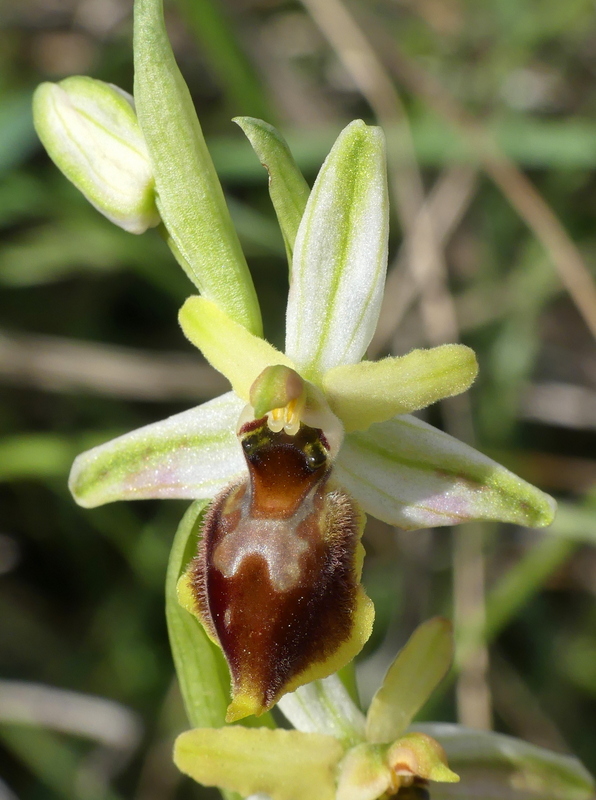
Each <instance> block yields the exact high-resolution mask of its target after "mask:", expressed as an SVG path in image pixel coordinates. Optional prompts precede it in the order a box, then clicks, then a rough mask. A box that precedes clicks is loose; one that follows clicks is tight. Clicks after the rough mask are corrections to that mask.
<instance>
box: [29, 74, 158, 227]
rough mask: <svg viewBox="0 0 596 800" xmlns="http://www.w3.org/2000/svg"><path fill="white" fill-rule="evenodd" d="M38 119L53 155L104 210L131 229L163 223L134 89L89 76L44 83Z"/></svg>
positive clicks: (36, 98) (39, 91)
mask: <svg viewBox="0 0 596 800" xmlns="http://www.w3.org/2000/svg"><path fill="white" fill-rule="evenodd" d="M33 120H34V123H35V129H36V131H37V134H38V136H39V138H40V139H41V141H42V144H43V145H44V147H45V148H46V150H47V151H48V153H49V155H50V158H51V159H52V161H54V163H55V164H56V166H57V167H58V168H59V169H60V170H61V171H62V172H63V173H64V174H65V175H66V177H67V178H68V179H69V180H70V181H72V183H74V185H75V186H76V187H77V189H80V191H81V192H82V193H83V194H84V195H85V197H86V198H87V199H88V200H89V202H90V203H91V204H92V205H93V206H95V208H97V210H98V211H100V212H101V213H102V214H104V215H105V216H106V217H107V218H108V219H109V220H111V221H112V222H114V223H115V224H116V225H119V226H120V227H121V228H124V230H127V231H129V232H130V233H143V232H144V231H146V230H147V228H151V227H153V226H154V225H158V224H159V222H160V217H159V213H158V211H157V208H156V206H155V192H154V180H153V172H152V168H151V163H150V161H149V156H148V154H147V148H146V146H145V140H144V138H143V134H142V133H141V129H140V127H139V124H138V122H137V117H136V114H135V110H134V101H133V98H132V97H131V95H129V94H127V93H126V92H124V91H123V90H122V89H119V88H118V87H116V86H112V85H111V84H108V83H103V81H98V80H94V79H93V78H87V77H83V76H74V77H71V78H66V80H63V81H61V82H60V83H42V84H41V85H40V86H38V88H37V89H36V91H35V94H34V97H33Z"/></svg>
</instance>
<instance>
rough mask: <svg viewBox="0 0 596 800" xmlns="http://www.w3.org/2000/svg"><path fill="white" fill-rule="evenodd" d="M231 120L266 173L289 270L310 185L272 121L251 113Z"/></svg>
mask: <svg viewBox="0 0 596 800" xmlns="http://www.w3.org/2000/svg"><path fill="white" fill-rule="evenodd" d="M234 122H236V123H237V124H238V125H239V126H240V127H241V128H242V130H243V131H244V133H245V135H246V137H247V138H248V140H249V142H250V143H251V145H252V147H253V150H254V151H255V153H256V154H257V156H258V157H259V161H260V162H261V164H262V165H263V166H264V167H265V169H266V170H267V172H268V173H269V194H270V195H271V200H272V202H273V207H274V209H275V213H276V214H277V219H278V221H279V226H280V228H281V232H282V235H283V237H284V244H285V246H286V253H287V256H288V264H289V267H290V274H291V269H292V256H293V253H294V241H295V239H296V233H297V232H298V226H299V225H300V220H301V219H302V215H303V214H304V209H305V208H306V201H307V200H308V196H309V194H310V189H309V187H308V184H307V182H306V181H305V180H304V177H303V175H302V173H301V172H300V170H299V168H298V165H297V164H296V162H295V161H294V156H293V155H292V153H291V152H290V148H289V147H288V143H287V142H286V140H285V139H284V138H283V136H282V135H281V133H279V131H277V130H276V129H275V128H274V127H273V125H269V124H268V123H267V122H263V120H260V119H255V118H254V117H235V118H234Z"/></svg>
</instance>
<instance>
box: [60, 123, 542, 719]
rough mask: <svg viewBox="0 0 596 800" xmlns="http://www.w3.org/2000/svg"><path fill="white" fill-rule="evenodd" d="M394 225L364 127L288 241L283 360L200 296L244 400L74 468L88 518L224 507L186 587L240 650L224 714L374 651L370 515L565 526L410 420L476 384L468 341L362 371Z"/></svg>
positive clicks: (160, 426)
mask: <svg viewBox="0 0 596 800" xmlns="http://www.w3.org/2000/svg"><path fill="white" fill-rule="evenodd" d="M387 221H388V210H387V190H386V182H385V160H384V141H383V137H382V134H381V132H380V131H379V129H377V128H369V127H367V126H366V125H365V124H364V123H362V122H359V121H357V122H353V123H351V124H350V125H349V126H348V127H347V128H346V129H345V130H344V131H343V132H342V133H341V134H340V136H339V137H338V139H337V141H336V143H335V145H334V147H333V149H332V150H331V153H330V154H329V156H328V158H327V159H326V161H325V163H324V164H323V167H322V168H321V171H320V173H319V176H318V177H317V180H316V182H315V185H314V187H313V190H312V192H311V194H310V197H309V199H308V202H307V204H306V208H305V210H304V213H303V215H302V218H301V222H300V225H299V227H298V230H297V233H296V238H295V241H294V242H291V244H292V245H293V260H292V280H291V285H290V293H289V299H288V309H287V334H286V352H285V354H284V353H281V352H279V351H278V350H276V349H275V348H274V347H273V346H272V345H270V344H269V343H268V342H266V341H265V340H264V339H262V338H261V337H259V336H257V335H255V334H254V333H251V332H250V331H248V330H247V329H246V327H244V326H243V325H242V324H241V323H239V322H237V321H235V320H234V319H232V318H231V317H230V316H229V315H228V314H226V313H225V311H224V310H223V309H222V308H221V307H220V306H219V305H218V304H217V303H216V302H214V301H213V300H209V299H207V298H205V297H199V296H194V297H191V298H189V300H187V302H186V303H185V304H184V306H183V307H182V310H181V312H180V323H181V325H182V328H183V330H184V332H185V333H186V335H187V336H188V338H189V339H190V340H191V341H192V342H193V343H194V344H196V345H197V346H198V347H199V348H200V349H201V351H202V352H203V354H204V355H205V357H206V358H207V360H208V361H209V362H210V363H211V364H212V365H213V366H214V367H215V368H216V369H218V370H219V371H220V372H222V373H223V374H224V375H225V376H226V377H227V378H228V379H229V381H230V383H231V385H232V389H233V391H232V392H229V393H228V394H225V395H223V396H222V397H220V398H217V399H216V400H213V401H211V402H208V403H206V404H204V405H203V406H200V407H199V408H196V409H193V410H192V411H188V412H183V413H182V414H178V415H176V416H174V417H171V418H169V419H168V420H165V421H164V422H160V423H156V424H154V425H150V426H148V427H146V428H143V429H141V430H139V431H135V432H133V433H130V434H127V435H125V436H123V437H120V438H119V439H116V440H114V441H112V442H109V443H108V444H105V445H101V446H99V447H97V448H95V449H93V450H91V451H89V452H87V453H85V454H83V455H82V456H79V458H78V459H77V460H76V462H75V464H74V467H73V470H72V474H71V481H70V486H71V490H72V492H73V494H74V496H75V498H76V499H77V501H78V502H79V503H80V504H81V505H84V506H87V507H89V506H95V505H98V504H100V503H105V502H108V501H112V500H119V499H139V498H146V497H162V498H163V497H182V498H192V499H211V498H215V499H214V500H213V503H212V505H211V509H210V511H209V514H208V515H207V518H206V521H205V525H204V536H203V543H202V546H201V549H200V552H199V555H198V556H197V558H196V559H195V560H194V561H193V562H192V563H191V565H190V567H189V569H188V571H187V573H186V576H185V578H184V579H183V581H182V582H181V585H180V589H179V591H180V600H181V602H182V604H183V605H184V607H185V608H187V609H188V610H189V611H190V612H191V613H194V614H196V615H197V616H198V618H199V619H200V620H201V622H202V623H203V625H204V627H205V629H206V631H207V633H208V634H209V636H210V637H211V638H212V640H213V641H214V642H216V643H218V644H219V645H220V646H221V647H222V649H223V650H224V653H225V656H226V660H227V662H228V665H229V667H230V671H231V674H232V683H233V702H232V704H231V705H230V708H229V709H228V715H227V719H228V721H233V720H236V719H240V718H242V717H244V716H247V715H248V714H260V713H263V711H265V710H267V709H268V708H270V707H271V706H272V705H273V704H274V703H275V702H277V700H278V699H279V697H280V696H281V695H283V694H284V693H286V692H288V691H292V690H294V689H295V688H297V686H300V685H302V684H304V683H306V682H308V681H311V680H314V679H317V678H323V677H325V676H327V675H329V674H331V673H333V672H335V671H337V670H338V669H340V668H341V667H343V666H344V665H345V664H347V663H349V662H350V661H351V660H352V659H353V658H354V657H355V655H356V654H357V653H358V652H359V651H360V650H361V648H362V646H363V645H364V643H365V642H366V640H367V639H368V637H369V636H370V633H371V629H372V621H373V609H372V604H371V603H370V601H369V600H368V598H367V597H366V595H365V593H364V590H363V589H362V587H361V586H360V574H361V569H362V557H363V550H362V547H361V545H360V537H361V535H362V530H363V526H364V514H363V512H366V513H368V514H372V515H374V516H376V517H378V518H379V519H382V520H384V521H385V522H388V523H390V524H392V525H398V526H400V527H403V528H407V529H415V528H420V527H426V526H431V525H448V524H454V523H458V522H464V521H466V520H470V519H503V520H506V521H510V522H517V523H520V524H526V525H543V524H547V523H548V522H549V521H550V519H551V516H552V503H551V501H550V499H549V498H547V497H546V496H545V495H544V494H542V493H541V492H539V491H538V490H537V489H535V488H533V487H531V486H530V485H528V484H526V483H525V482H523V481H521V480H520V479H519V478H516V477H515V476H513V475H511V473H509V472H508V471H507V470H505V469H504V468H503V467H500V466H499V465H497V464H496V463H494V462H493V461H491V460H490V459H488V458H486V457H485V456H483V455H481V454H480V453H477V452H475V451H474V450H472V449H471V448H469V447H467V446H466V445H463V444H461V443H460V442H457V441H456V440H454V439H452V438H451V437H450V436H448V435H446V434H445V433H442V432H440V431H438V430H436V429H435V428H432V427H431V426H430V425H427V424H426V423H424V422H422V421H420V420H418V419H416V418H415V417H412V416H409V412H411V411H414V410H416V409H419V408H422V407H424V406H426V405H428V404H429V403H431V402H434V401H435V400H437V399H440V398H441V397H447V396H450V395H453V394H456V393H458V392H460V391H462V390H463V389H466V388H467V387H468V386H469V385H470V383H471V382H472V380H473V379H474V377H475V375H476V360H475V358H474V354H473V353H472V351H471V350H470V349H469V348H467V347H465V346H463V345H445V346H442V347H437V348H434V349H431V350H415V351H413V352H412V353H409V354H408V355H406V356H403V357H401V358H386V359H384V360H382V361H379V362H367V361H361V359H362V357H363V356H364V354H365V351H366V348H367V346H368V344H369V341H370V339H371V337H372V334H373V332H374V328H375V324H376V321H377V317H378V313H379V306H380V302H381V297H382V290H383V281H384V276H385V268H386V256H387ZM256 631H258V635H257V634H256Z"/></svg>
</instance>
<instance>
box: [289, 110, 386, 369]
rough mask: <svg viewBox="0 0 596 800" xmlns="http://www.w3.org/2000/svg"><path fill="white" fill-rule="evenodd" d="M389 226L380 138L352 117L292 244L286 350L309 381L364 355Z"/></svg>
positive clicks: (374, 319) (381, 282)
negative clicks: (292, 258) (353, 120)
mask: <svg viewBox="0 0 596 800" xmlns="http://www.w3.org/2000/svg"><path fill="white" fill-rule="evenodd" d="M388 225H389V205H388V198H387V176H386V167H385V139H384V136H383V133H382V131H381V130H380V129H379V128H372V127H368V126H367V125H365V124H364V123H363V122H362V121H361V120H356V121H355V122H352V123H351V124H350V125H348V126H347V128H345V129H344V130H343V131H342V133H341V134H340V135H339V137H338V139H337V141H336V142H335V144H334V146H333V148H332V150H331V152H330V153H329V155H328V156H327V159H326V160H325V163H324V164H323V166H322V167H321V171H320V172H319V175H318V177H317V180H316V182H315V185H314V187H313V190H312V192H311V194H310V197H309V200H308V203H307V205H306V209H305V211H304V215H303V217H302V221H301V223H300V227H299V229H298V234H297V236H296V243H295V246H294V263H293V269H292V282H291V285H290V293H289V296H288V310H287V325H286V352H287V354H288V355H289V357H290V358H292V359H293V360H294V361H295V362H296V364H297V368H298V370H299V371H300V372H301V374H303V376H304V377H305V378H307V379H308V380H312V381H313V382H315V383H316V382H317V381H318V380H320V378H321V377H322V375H324V373H325V372H326V371H327V370H329V369H332V368H333V367H337V366H339V365H340V364H356V363H357V362H358V361H360V359H361V358H362V356H363V355H364V353H365V351H366V348H367V347H368V344H369V342H370V340H371V338H372V335H373V333H374V329H375V327H376V324H377V319H378V316H379V310H380V304H381V299H382V295H383V286H384V282H385V271H386V267H387V235H388Z"/></svg>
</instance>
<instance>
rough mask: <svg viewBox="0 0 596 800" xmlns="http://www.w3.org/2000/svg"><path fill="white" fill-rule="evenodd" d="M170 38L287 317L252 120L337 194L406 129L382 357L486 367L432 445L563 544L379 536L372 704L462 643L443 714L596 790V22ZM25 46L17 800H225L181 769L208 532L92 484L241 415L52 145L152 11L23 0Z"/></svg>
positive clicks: (15, 391) (432, 417) (509, 3)
mask: <svg viewBox="0 0 596 800" xmlns="http://www.w3.org/2000/svg"><path fill="white" fill-rule="evenodd" d="M167 16H168V25H169V30H170V33H171V38H172V41H173V45H174V49H175V52H176V54H177V57H178V59H179V63H180V65H181V68H182V70H183V72H184V74H185V76H186V78H187V80H188V82H189V85H190V88H191V91H192V93H193V96H194V98H195V101H196V105H197V108H198V112H199V116H200V119H201V121H202V124H203V127H204V130H205V133H206V137H207V140H208V143H209V146H210V148H211V150H212V154H213V157H214V160H215V162H216V166H217V169H218V171H219V174H220V176H221V178H222V180H223V183H224V187H225V190H226V193H227V196H228V198H229V202H230V206H231V210H232V214H233V217H234V220H235V222H236V224H237V226H238V230H239V232H240V236H241V239H242V242H243V245H244V248H245V251H246V253H247V256H248V258H249V262H250V265H251V269H252V271H253V274H254V277H255V282H256V285H257V289H258V293H259V297H260V299H261V303H262V306H263V309H264V313H265V315H266V320H265V324H266V332H267V334H268V336H269V337H270V338H271V339H272V340H273V341H274V342H276V343H278V344H280V343H282V341H283V317H284V308H285V294H286V291H287V269H286V266H285V263H284V248H283V243H282V239H281V236H280V234H279V231H278V229H277V226H276V223H275V219H274V215H273V212H272V209H271V206H270V203H269V199H268V195H267V187H266V174H265V172H264V171H263V169H262V167H261V166H260V164H259V163H258V161H257V159H256V158H255V157H254V155H253V153H252V151H251V149H250V147H249V145H248V143H247V142H246V141H244V140H243V137H242V134H241V132H240V131H239V130H238V129H236V128H235V126H234V125H233V124H231V123H230V118H231V117H232V116H234V115H239V114H248V115H252V116H258V117H263V118H265V119H267V120H268V121H269V122H272V123H273V124H276V125H278V126H280V128H281V129H282V130H283V131H284V133H285V134H286V135H287V138H288V140H289V142H290V144H291V145H292V147H293V149H294V152H295V154H296V156H297V160H298V162H299V164H300V166H301V167H302V169H303V171H304V172H305V175H306V176H307V178H308V179H309V180H310V181H312V179H313V178H314V176H315V175H316V170H317V169H318V167H319V165H320V163H321V161H322V160H323V158H324V156H325V154H326V152H327V150H328V148H329V146H330V144H331V143H332V141H333V139H334V138H335V136H336V135H337V133H338V132H339V130H340V129H341V128H342V127H343V126H344V125H345V124H346V123H347V122H348V121H349V120H351V119H353V118H354V117H362V118H364V119H365V120H366V121H367V122H373V121H375V120H376V121H379V122H380V123H381V124H383V126H384V128H385V130H386V132H387V135H388V139H389V145H390V179H391V185H392V190H393V220H392V223H393V224H392V239H391V255H390V268H391V273H390V277H389V281H388V292H387V302H386V304H385V306H384V308H383V313H382V317H381V322H380V327H379V331H378V334H377V336H376V337H375V340H374V342H373V345H372V347H371V355H374V356H377V355H382V354H386V353H390V352H391V353H396V354H399V353H404V352H407V351H408V350H410V349H411V348H412V347H415V346H424V345H428V344H436V343H439V342H441V341H454V340H456V339H458V338H461V340H462V341H464V342H465V343H466V344H469V345H471V346H472V347H474V348H475V350H476V351H477V353H478V358H479V361H480V367H481V373H480V378H479V380H478V381H477V383H476V385H475V386H474V388H473V390H472V391H471V392H470V393H469V395H467V396H466V398H464V399H460V400H457V401H453V402H450V403H448V404H444V405H443V406H442V407H439V408H435V409H432V410H431V412H430V414H429V415H428V417H427V418H428V419H429V421H431V422H432V423H433V424H437V425H440V426H442V427H444V428H445V429H447V430H449V431H450V432H451V433H453V434H454V435H457V436H459V437H460V438H463V439H465V440H467V441H469V442H470V443H473V444H475V446H477V447H479V448H480V449H481V450H483V451H484V452H486V453H488V454H489V455H491V456H493V457H495V458H497V459H499V460H501V461H502V462H503V463H505V464H506V465H507V466H509V467H511V468H512V469H514V470H515V471H517V472H518V473H519V474H520V475H522V476H523V477H524V478H526V479H528V480H530V481H532V482H535V483H536V484H538V485H539V486H541V487H542V488H544V489H545V490H547V491H549V492H551V493H552V494H554V495H555V496H556V497H557V498H558V499H559V500H560V502H561V511H560V514H559V517H558V520H557V522H556V523H555V525H554V526H553V527H552V529H550V530H549V531H546V532H535V531H527V530H521V529H517V528H514V527H512V526H503V525H493V524H490V525H465V526H462V527H461V528H460V529H458V530H457V531H455V532H453V533H451V532H450V531H449V530H445V529H439V530H436V531H421V532H417V533H403V532H401V533H400V532H395V531H392V530H390V529H389V528H388V527H387V526H384V525H382V524H381V523H374V524H369V528H368V532H367V534H366V539H365V544H366V548H367V552H368V557H367V561H366V567H365V583H366V585H367V588H368V590H369V592H370V594H371V596H372V597H373V599H374V600H375V603H376V605H377V614H378V619H377V623H376V627H375V632H374V635H373V639H372V640H371V642H370V643H369V645H368V646H367V648H366V650H365V652H364V654H363V657H362V659H361V663H360V679H361V690H362V695H363V697H364V698H365V699H367V698H369V697H370V694H371V692H372V691H373V689H374V687H375V686H376V685H377V684H378V681H379V679H380V676H381V675H382V673H383V671H384V669H385V668H386V666H387V663H388V660H389V659H391V658H392V657H393V656H394V655H395V653H396V651H397V649H398V647H399V646H401V644H403V642H404V641H405V639H406V638H407V636H408V635H409V633H411V631H412V629H413V628H414V626H415V625H416V624H417V623H418V622H420V621H422V620H423V619H425V618H427V617H428V616H430V615H432V614H435V613H443V614H446V615H449V616H454V617H455V621H456V628H457V641H458V656H457V670H456V673H457V675H454V679H453V680H452V681H451V683H449V685H448V686H446V687H445V690H444V692H443V695H442V697H440V698H438V699H437V701H436V702H435V703H434V704H433V707H432V708H429V709H428V710H427V711H428V716H432V717H433V718H435V719H444V720H455V719H459V720H460V721H462V722H464V723H466V724H470V725H473V726H478V727H483V726H484V727H487V726H493V727H495V728H496V729H497V730H501V731H505V732H508V733H511V734H514V735H516V736H520V737H523V738H525V739H528V740H529V741H532V742H536V743H538V744H542V745H545V746H547V747H551V748H553V749H556V750H560V751H569V750H572V751H573V752H575V753H576V754H577V755H579V756H580V758H582V759H583V761H584V762H585V764H586V765H587V766H588V767H589V768H590V769H591V770H592V771H595V770H596V604H595V603H594V595H595V592H596V551H595V550H594V547H593V543H596V494H595V492H594V485H595V482H596V457H595V455H594V453H595V444H596V351H595V349H594V342H593V336H594V334H595V333H596V293H595V291H594V287H593V277H591V275H590V273H592V276H594V257H595V254H596V235H595V226H594V222H595V218H596V173H595V167H596V120H595V112H596V18H595V7H594V3H593V0H567V1H566V2H564V3H561V2H560V0H540V2H538V1H537V0H522V2H514V0H485V1H484V2H482V3H476V2H473V1H472V0H354V2H352V3H350V4H349V6H344V5H342V4H341V3H340V0H304V2H303V4H300V3H299V2H292V0H175V1H174V2H172V3H171V4H170V6H169V7H168V15H167ZM2 23H3V29H2V31H1V32H0V227H1V230H2V239H1V243H0V576H1V577H0V675H1V680H0V798H2V800H12V799H13V798H14V797H19V798H23V800H35V798H51V799H52V800H54V799H56V800H58V799H63V800H74V799H75V798H77V800H99V798H110V800H112V799H113V800H117V798H134V799H135V800H158V798H159V800H168V799H169V798H183V797H189V798H190V797H193V796H195V797H196V796H204V797H206V796H208V794H209V793H207V792H203V793H202V794H201V790H200V789H198V788H197V787H193V786H191V785H190V783H188V782H186V781H183V780H182V779H181V778H180V777H179V776H178V775H177V773H176V771H175V769H174V768H173V767H172V766H171V763H170V751H171V743H172V740H173V737H174V736H175V734H176V733H177V732H178V731H180V730H182V729H183V728H184V727H185V726H186V722H185V719H184V714H183V711H182V708H181V703H180V699H179V696H178V693H177V689H176V685H175V681H174V678H173V670H172V664H171V660H170V655H169V650H168V643H167V636H166V630H165V622H164V613H163V581H164V575H165V566H166V560H167V556H168V550H169V545H170V542H171V539H172V535H173V533H174V530H175V528H176V526H177V523H178V521H179V519H180V517H181V515H182V512H183V510H184V507H185V504H184V503H179V502H167V503H166V502H161V503H157V502H143V503H138V504H132V503H129V504H116V505H113V506H107V507H105V508H100V509H96V510H93V511H83V510H80V509H78V508H77V507H76V506H75V504H74V502H73V501H72V499H71V498H70V496H69V494H68V492H67V488H66V479H67V475H68V470H69V467H70V463H71V461H72V459H73V457H74V456H75V455H76V454H77V453H78V452H79V451H80V450H82V449H84V448H86V447H88V446H91V445H93V444H95V443H99V442H101V441H104V440H106V439H108V438H110V437H112V436H113V435H115V434H117V433H120V432H125V431H128V430H131V429H133V428H136V427H139V426H140V425H142V424H146V423H149V422H153V421H155V420H158V419H161V418H163V417H164V416H166V415H168V414H172V413H175V412H178V411H181V410H184V409H185V408H187V407H189V405H192V404H194V403H196V402H200V401H202V400H203V399H207V398H209V397H211V396H214V395H215V394H218V393H219V392H220V391H221V390H222V389H223V388H225V387H224V386H223V379H221V378H220V377H219V376H218V375H216V374H215V373H213V372H212V371H211V370H210V368H209V367H208V366H207V365H206V364H205V363H204V362H203V363H202V362H201V359H200V356H199V355H198V353H197V352H196V351H193V349H192V348H191V346H190V345H189V344H188V342H186V341H185V340H184V338H183V337H182V334H181V332H180V330H179V329H178V327H177V324H176V313H177V310H178V308H179V306H180V305H181V303H182V301H183V300H184V298H185V297H186V296H187V295H188V294H190V293H191V292H192V287H191V285H190V284H189V283H188V281H187V280H186V278H185V276H184V275H183V273H182V271H181V270H180V269H179V268H178V267H177V265H176V264H175V262H174V259H173V258H172V256H171V255H170V254H169V252H168V250H167V248H166V246H165V245H164V244H163V242H162V241H161V240H160V239H159V237H158V235H157V233H155V232H154V231H152V232H149V233H147V234H145V235H143V236H141V237H134V236H132V235H130V234H127V233H125V232H123V231H121V230H119V229H117V228H115V227H114V226H112V225H111V224H110V223H109V222H107V221H106V220H104V219H103V218H102V217H101V216H100V215H99V214H98V213H97V212H95V210H94V209H93V208H91V206H89V205H88V204H87V203H86V201H85V200H84V199H83V197H82V196H80V195H79V194H78V193H77V191H76V190H75V189H74V188H72V187H71V186H70V185H69V184H68V183H67V182H66V180H65V179H63V178H62V176H61V175H60V174H59V173H58V171H57V170H56V169H55V168H54V166H53V165H52V164H51V163H50V162H49V159H48V158H47V156H46V155H45V154H44V152H43V151H42V149H41V147H40V145H39V143H38V141H37V139H36V137H35V134H34V131H33V128H32V122H31V111H30V101H31V92H32V90H33V88H34V87H35V86H36V84H37V83H39V82H40V81H43V80H53V81H55V80H59V79H61V78H63V77H65V76H67V75H71V74H81V73H83V74H90V75H92V76H94V77H97V78H100V79H102V80H105V81H110V82H113V83H116V84H118V85H120V86H122V87H123V88H125V89H128V90H129V91H131V90H132V52H131V33H132V30H131V28H132V25H131V2H130V0H4V3H3V6H2Z"/></svg>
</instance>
